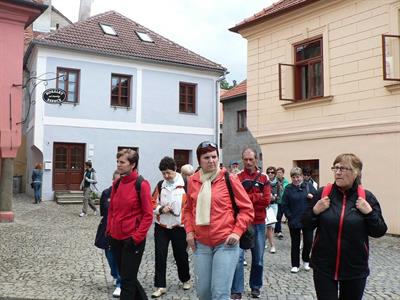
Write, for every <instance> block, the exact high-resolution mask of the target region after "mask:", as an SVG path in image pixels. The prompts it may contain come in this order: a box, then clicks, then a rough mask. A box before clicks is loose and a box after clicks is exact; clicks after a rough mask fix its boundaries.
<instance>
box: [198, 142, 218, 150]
mask: <svg viewBox="0 0 400 300" xmlns="http://www.w3.org/2000/svg"><path fill="white" fill-rule="evenodd" d="M208 147H211V148H215V149H218V146H217V144H216V143H213V142H202V143H201V144H200V149H204V148H208Z"/></svg>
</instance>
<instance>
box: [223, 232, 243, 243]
mask: <svg viewBox="0 0 400 300" xmlns="http://www.w3.org/2000/svg"><path fill="white" fill-rule="evenodd" d="M239 240H240V236H238V235H237V234H236V233H231V234H230V235H229V236H228V237H227V238H226V241H225V246H234V245H236V244H238V243H239Z"/></svg>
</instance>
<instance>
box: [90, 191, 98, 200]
mask: <svg viewBox="0 0 400 300" xmlns="http://www.w3.org/2000/svg"><path fill="white" fill-rule="evenodd" d="M90 199H100V194H99V193H97V192H91V193H90Z"/></svg>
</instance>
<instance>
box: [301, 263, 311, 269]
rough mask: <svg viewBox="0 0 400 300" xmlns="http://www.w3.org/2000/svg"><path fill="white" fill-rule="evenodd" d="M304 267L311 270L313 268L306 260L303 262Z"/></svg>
mask: <svg viewBox="0 0 400 300" xmlns="http://www.w3.org/2000/svg"><path fill="white" fill-rule="evenodd" d="M303 267H304V270H306V271H310V270H311V268H310V263H308V262H304V263H303Z"/></svg>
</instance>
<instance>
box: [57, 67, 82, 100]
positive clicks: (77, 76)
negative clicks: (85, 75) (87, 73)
mask: <svg viewBox="0 0 400 300" xmlns="http://www.w3.org/2000/svg"><path fill="white" fill-rule="evenodd" d="M61 72H66V73H67V78H66V80H63V81H64V87H65V89H64V91H65V93H66V95H67V100H65V101H64V102H62V103H63V104H64V103H69V104H75V105H76V104H78V103H79V90H80V80H81V70H80V69H73V68H64V67H57V80H56V88H59V81H60V77H61V75H60V73H61ZM72 72H75V73H76V82H75V87H76V88H75V97H74V101H68V93H69V91H68V87H69V73H72Z"/></svg>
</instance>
